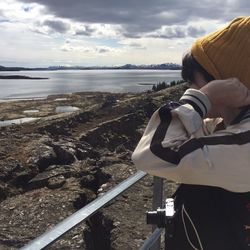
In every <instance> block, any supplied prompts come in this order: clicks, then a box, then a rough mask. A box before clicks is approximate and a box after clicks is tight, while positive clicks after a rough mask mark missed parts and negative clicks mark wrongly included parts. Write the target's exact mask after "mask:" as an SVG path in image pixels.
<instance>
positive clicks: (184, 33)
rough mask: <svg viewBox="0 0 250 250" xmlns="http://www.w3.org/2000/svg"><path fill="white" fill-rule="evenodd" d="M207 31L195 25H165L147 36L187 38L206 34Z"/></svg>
mask: <svg viewBox="0 0 250 250" xmlns="http://www.w3.org/2000/svg"><path fill="white" fill-rule="evenodd" d="M205 33H206V32H205V30H204V29H203V28H201V27H194V26H184V25H181V26H172V27H168V26H163V27H161V29H159V30H157V31H155V32H152V33H149V34H148V35H147V37H152V38H166V39H176V38H186V37H198V36H201V35H204V34H205Z"/></svg>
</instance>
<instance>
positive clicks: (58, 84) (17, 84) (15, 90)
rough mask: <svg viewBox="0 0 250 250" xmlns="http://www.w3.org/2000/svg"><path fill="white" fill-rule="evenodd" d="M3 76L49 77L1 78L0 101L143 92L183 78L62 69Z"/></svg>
mask: <svg viewBox="0 0 250 250" xmlns="http://www.w3.org/2000/svg"><path fill="white" fill-rule="evenodd" d="M0 75H25V76H31V77H47V78H49V79H45V80H27V79H21V80H20V79H19V80H16V79H11V80H3V79H0V89H1V91H0V100H4V99H18V98H21V99H26V98H41V97H47V96H48V95H52V94H63V93H73V92H81V91H107V92H142V91H145V90H151V89H152V85H153V84H157V83H158V82H162V81H165V82H170V81H173V80H179V79H181V76H180V70H60V71H18V72H12V71H10V72H3V71H2V72H0Z"/></svg>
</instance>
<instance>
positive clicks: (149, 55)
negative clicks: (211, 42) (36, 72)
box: [0, 0, 250, 67]
mask: <svg viewBox="0 0 250 250" xmlns="http://www.w3.org/2000/svg"><path fill="white" fill-rule="evenodd" d="M249 13H250V3H249V1H248V0H239V1H236V0H224V1H218V0H214V1H208V0H200V1H196V2H195V1H193V0H182V1H179V0H154V1H152V0H126V1H124V0H0V29H1V39H0V47H1V56H0V65H4V66H34V67H35V66H36V67H40V66H42V67H43V66H51V65H82V66H94V65H99V66H112V65H122V64H126V63H132V64H154V63H156V64H158V63H165V62H173V63H181V58H182V55H183V54H184V53H185V52H186V51H187V50H188V49H189V48H190V46H191V44H192V42H193V41H194V40H195V39H197V37H200V36H203V35H204V34H206V33H208V32H211V31H214V30H215V29H217V28H218V27H221V26H223V25H225V24H226V23H227V22H228V21H230V20H232V19H233V18H234V17H236V16H240V15H248V14H249Z"/></svg>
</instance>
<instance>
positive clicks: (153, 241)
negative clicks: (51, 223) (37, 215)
mask: <svg viewBox="0 0 250 250" xmlns="http://www.w3.org/2000/svg"><path fill="white" fill-rule="evenodd" d="M146 175H147V174H146V173H145V172H143V171H137V172H136V173H135V174H134V175H132V176H130V177H128V178H127V179H126V180H124V181H122V182H121V183H120V184H118V185H116V186H115V187H114V188H112V189H111V190H109V191H108V192H106V193H105V194H103V195H102V196H100V197H98V198H97V199H95V200H94V201H92V202H90V203H89V204H87V205H86V206H85V207H83V208H82V209H80V210H78V211H77V212H75V213H74V214H72V215H70V216H69V217H67V218H66V219H64V220H63V221H61V222H60V223H58V224H57V225H56V226H55V227H53V228H52V229H50V230H49V231H47V232H45V233H44V234H42V235H40V236H39V237H37V238H36V239H34V240H32V241H31V242H30V243H28V244H27V245H25V246H24V247H22V248H21V250H39V249H43V248H45V247H47V246H49V245H51V244H52V243H53V242H55V241H57V240H58V239H59V238H60V237H62V236H63V235H64V234H65V233H67V232H68V231H70V230H72V229H73V228H75V227H76V226H77V225H78V224H80V223H81V222H83V221H84V220H86V219H87V218H88V217H90V216H91V215H93V214H94V213H96V212H97V211H98V210H99V209H101V208H102V207H103V206H105V205H106V204H107V203H108V202H110V201H111V200H113V199H114V198H116V197H117V196H118V195H120V194H121V193H122V192H124V191H125V190H127V189H128V188H129V187H131V186H133V185H134V184H135V183H137V182H138V181H139V180H141V179H142V178H143V177H145V176H146ZM162 191H163V181H162V179H161V178H159V177H154V190H153V209H157V208H158V207H160V206H161V205H162ZM161 233H162V229H157V228H155V227H153V233H152V235H151V236H150V237H149V238H148V239H147V240H146V241H145V242H144V244H143V246H142V247H141V248H140V249H141V250H146V249H152V250H153V249H154V250H155V249H160V235H161Z"/></svg>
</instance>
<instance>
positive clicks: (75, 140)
mask: <svg viewBox="0 0 250 250" xmlns="http://www.w3.org/2000/svg"><path fill="white" fill-rule="evenodd" d="M182 90H183V89H182V88H181V86H178V87H175V88H169V89H168V90H165V91H161V92H157V93H143V94H122V95H121V94H117V95H116V94H114V97H110V96H112V94H110V93H107V94H106V97H105V94H104V93H99V96H98V95H97V94H95V95H94V97H92V98H94V101H93V103H91V101H90V100H91V98H90V96H89V95H90V94H88V95H87V94H84V93H83V94H82V98H83V99H81V94H79V93H78V94H77V95H76V97H75V101H76V102H77V103H78V105H79V106H82V107H83V106H84V103H85V104H86V103H88V104H90V106H89V107H88V111H86V107H85V109H84V108H83V109H84V110H82V111H77V112H76V113H72V114H69V115H67V116H65V115H64V116H58V117H57V116H55V114H52V116H51V117H45V118H41V119H40V120H39V122H34V123H31V124H27V125H20V126H10V127H5V128H0V146H1V147H0V148H1V151H0V159H1V162H0V223H1V228H0V249H18V248H20V247H21V246H23V245H25V244H26V243H28V242H29V241H30V240H32V239H34V238H35V237H37V236H39V235H40V234H42V233H43V232H45V231H46V230H47V229H49V228H51V227H53V226H54V225H55V224H57V223H58V222H60V221H61V220H62V219H64V218H66V217H67V216H69V215H70V214H72V213H74V212H75V211H77V210H78V209H80V208H82V207H83V206H85V205H86V204H88V203H89V202H90V201H92V200H94V199H95V198H96V197H98V196H100V195H102V194H103V193H104V192H106V191H108V190H109V189H110V188H112V187H114V186H115V185H117V184H118V183H120V182H121V181H122V180H124V179H126V178H127V177H129V176H130V175H131V174H133V173H135V172H136V169H135V167H134V165H133V164H132V162H131V153H132V151H133V149H134V147H135V146H136V143H137V142H138V140H139V138H140V136H141V133H142V131H143V128H144V127H145V123H146V122H147V120H148V119H149V117H150V115H151V114H152V112H153V111H154V110H155V109H156V108H157V107H158V106H159V105H160V104H161V103H162V102H164V101H165V100H166V99H167V98H168V96H170V97H171V99H178V98H179V95H180V94H181V93H182ZM174 93H178V94H177V95H175V94H174ZM87 96H88V98H87ZM107 96H108V97H107ZM118 99H119V102H118V101H117V100H118ZM96 100H98V101H99V102H98V105H96V104H94V102H96ZM81 102H83V103H81ZM49 103H50V99H48V100H47V102H46V101H44V104H43V105H50V104H49ZM70 104H72V100H71V102H70ZM73 104H74V103H73ZM10 105H11V104H10ZM22 105H24V103H20V107H21V106H22ZM27 105H28V104H27V103H25V107H27ZM32 105H34V103H33V102H32ZM39 105H40V104H39ZM4 108H6V106H4ZM173 189H174V185H173V187H171V189H170V190H169V189H168V192H171V191H173ZM151 204H152V178H151V177H149V176H147V177H146V178H144V179H143V180H142V181H140V182H139V183H137V184H136V185H134V186H133V187H132V188H130V189H129V190H127V191H126V192H124V193H123V194H122V195H120V196H119V197H118V198H116V199H115V200H114V201H112V202H110V203H109V204H108V205H107V206H106V207H104V208H103V209H101V210H100V211H99V212H98V213H96V214H95V215H94V216H92V217H91V218H89V219H88V220H87V221H86V222H85V223H82V224H81V225H80V226H78V227H76V228H75V229H74V230H72V231H70V232H69V233H67V234H66V235H65V236H64V237H62V239H60V240H58V241H57V242H56V243H54V244H53V245H52V246H51V247H49V248H48V249H78V248H80V249H88V250H90V249H93V250H94V249H95V250H97V249H102V250H105V249H138V248H139V247H140V246H141V245H142V243H143V241H144V240H145V239H146V237H147V236H148V234H149V233H150V231H151V227H150V226H147V225H146V224H145V216H144V213H145V211H146V210H149V209H151Z"/></svg>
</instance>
